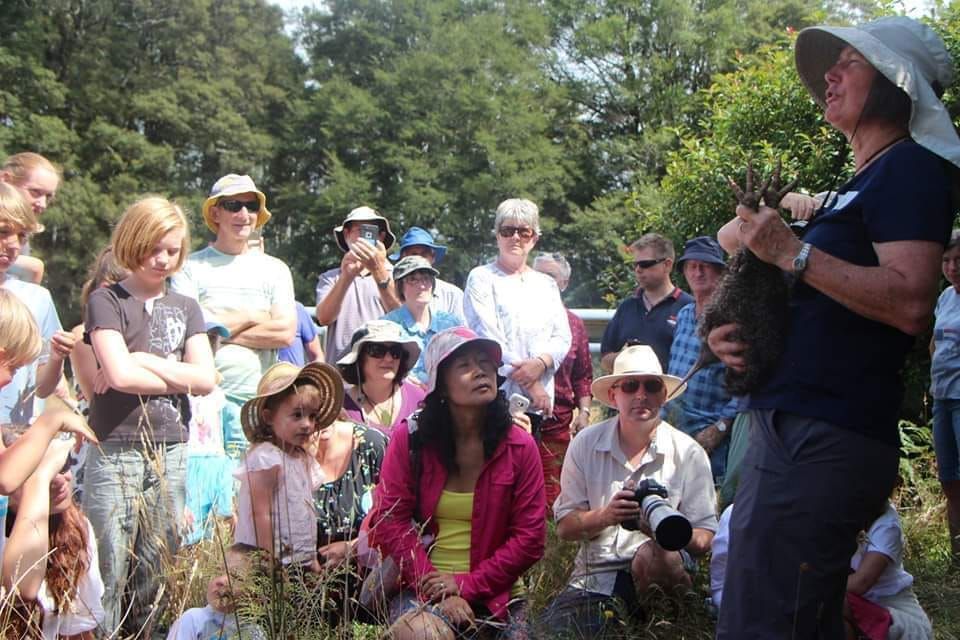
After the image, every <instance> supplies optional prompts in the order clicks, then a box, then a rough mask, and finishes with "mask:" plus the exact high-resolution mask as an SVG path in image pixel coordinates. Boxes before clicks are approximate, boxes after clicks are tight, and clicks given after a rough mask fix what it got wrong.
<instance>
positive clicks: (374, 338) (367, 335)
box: [337, 320, 420, 385]
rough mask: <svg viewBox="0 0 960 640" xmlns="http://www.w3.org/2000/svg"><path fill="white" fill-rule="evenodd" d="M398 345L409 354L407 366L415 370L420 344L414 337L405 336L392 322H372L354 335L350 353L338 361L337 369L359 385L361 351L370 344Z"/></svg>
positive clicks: (346, 378) (344, 376) (352, 382)
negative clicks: (358, 371) (358, 370)
mask: <svg viewBox="0 0 960 640" xmlns="http://www.w3.org/2000/svg"><path fill="white" fill-rule="evenodd" d="M374 342H377V343H396V344H399V345H400V346H401V347H403V350H404V351H406V352H407V366H408V367H410V368H413V365H415V364H416V362H417V360H418V359H419V358H420V343H419V342H417V339H416V338H414V337H413V336H408V335H404V333H403V328H402V327H401V326H400V325H398V324H397V323H396V322H391V321H390V320H370V321H369V322H367V323H365V324H364V325H363V326H362V327H360V328H359V329H357V330H356V331H355V332H354V333H353V337H352V338H351V339H350V351H348V352H347V353H346V354H345V355H344V356H343V357H342V358H340V359H339V360H337V368H338V369H339V370H340V375H341V376H342V377H343V379H344V380H345V381H346V382H347V383H348V384H352V385H356V384H359V382H360V379H359V377H358V376H357V364H358V361H359V360H360V350H361V349H362V348H363V345H365V344H369V343H374Z"/></svg>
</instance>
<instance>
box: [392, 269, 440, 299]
mask: <svg viewBox="0 0 960 640" xmlns="http://www.w3.org/2000/svg"><path fill="white" fill-rule="evenodd" d="M417 271H426V272H427V273H428V274H430V277H431V278H433V286H431V287H430V293H433V292H434V291H436V290H437V276H435V275H433V273H431V272H430V271H427V270H426V269H417V270H416V271H411V272H410V273H408V274H407V275H405V276H403V277H402V278H396V279H395V280H394V281H393V283H394V284H395V285H396V286H397V297H398V298H400V302H406V301H407V300H406V296H405V295H403V281H404V280H406V279H407V277H408V276H412V275H413V274H415V273H416V272H417Z"/></svg>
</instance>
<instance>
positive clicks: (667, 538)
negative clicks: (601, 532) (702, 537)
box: [620, 478, 693, 551]
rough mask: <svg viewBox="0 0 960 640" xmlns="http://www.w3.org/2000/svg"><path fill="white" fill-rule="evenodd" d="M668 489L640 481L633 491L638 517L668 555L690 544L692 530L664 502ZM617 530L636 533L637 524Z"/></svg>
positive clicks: (633, 522) (678, 514) (685, 519)
mask: <svg viewBox="0 0 960 640" xmlns="http://www.w3.org/2000/svg"><path fill="white" fill-rule="evenodd" d="M666 497H667V488H666V487H665V486H663V485H662V484H660V483H659V482H657V481H656V480H651V479H649V478H648V479H645V480H641V481H640V484H638V485H637V488H636V489H634V490H633V497H632V498H630V499H631V500H635V501H636V502H637V504H639V505H640V513H641V517H642V518H643V519H645V520H646V521H647V523H649V525H650V529H651V530H652V531H653V537H654V538H655V539H656V541H657V544H659V545H660V546H661V547H663V548H664V549H666V550H667V551H679V550H680V549H683V548H684V547H685V546H687V545H688V544H689V543H690V538H692V537H693V527H692V526H691V525H690V521H689V520H687V518H686V516H684V515H683V514H682V513H680V512H679V511H677V510H676V509H674V508H673V507H671V506H670V503H669V502H667V501H666ZM620 526H621V527H623V528H624V529H626V530H628V531H637V530H638V529H639V528H640V520H639V519H634V520H627V521H626V522H622V523H620Z"/></svg>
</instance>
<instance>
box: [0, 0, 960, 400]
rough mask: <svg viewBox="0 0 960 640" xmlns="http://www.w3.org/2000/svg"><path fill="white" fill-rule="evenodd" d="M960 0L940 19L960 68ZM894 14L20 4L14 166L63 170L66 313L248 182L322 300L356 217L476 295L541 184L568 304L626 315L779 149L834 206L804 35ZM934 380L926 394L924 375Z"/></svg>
mask: <svg viewBox="0 0 960 640" xmlns="http://www.w3.org/2000/svg"><path fill="white" fill-rule="evenodd" d="M958 6H960V4H958V3H956V2H955V3H952V4H951V5H949V6H938V7H937V8H936V9H935V10H934V11H932V12H931V17H930V18H929V19H930V21H931V24H933V26H934V28H936V29H937V30H938V31H939V32H941V33H942V34H943V35H944V37H945V39H946V40H947V42H948V43H949V46H950V47H951V49H952V50H953V52H954V54H955V57H956V58H957V59H958V60H960V9H958ZM896 8H897V7H896V5H894V4H884V3H883V2H877V1H875V0H862V1H860V2H853V3H851V2H842V1H840V0H539V1H537V0H330V1H329V2H326V3H325V4H324V8H323V9H316V10H305V11H303V12H301V13H298V14H295V15H288V16H284V15H283V13H282V12H281V11H280V10H279V9H278V8H276V7H274V6H271V5H269V4H267V3H266V2H265V1H264V0H49V1H43V2H41V1H38V0H0V15H2V16H3V20H2V21H0V152H2V153H13V152H16V151H21V150H27V149H29V150H35V151H39V152H41V153H43V154H45V155H47V156H48V157H50V158H52V159H54V160H55V161H57V162H59V163H61V164H62V165H63V167H64V168H65V172H66V181H65V183H64V185H63V188H62V189H61V191H60V193H59V195H58V201H57V203H56V205H55V206H53V207H52V208H51V209H50V210H49V211H48V212H47V213H46V214H45V217H44V222H45V224H46V226H47V229H48V231H47V233H45V234H43V235H41V236H38V237H37V238H36V239H35V241H34V247H35V250H36V253H38V254H39V255H41V256H42V257H43V258H44V259H45V260H46V261H47V273H48V276H47V281H46V283H45V284H46V285H47V286H48V287H49V288H50V289H51V290H52V291H53V294H54V297H55V299H56V301H57V304H58V307H59V309H60V313H61V316H62V318H63V320H64V323H65V324H69V323H73V322H75V321H76V320H77V319H78V309H77V293H78V291H79V287H80V285H81V283H82V280H83V273H84V271H85V269H86V266H87V263H88V261H89V260H90V259H91V258H92V256H93V255H94V254H95V252H96V250H97V249H98V248H99V247H100V246H101V245H103V244H104V243H105V242H106V241H107V239H108V236H109V231H110V226H111V223H112V221H114V220H115V219H116V218H117V216H118V215H119V213H120V212H121V211H122V210H123V208H124V207H125V206H126V205H127V204H129V203H130V202H131V201H132V200H133V199H135V198H136V197H138V196H139V195H141V194H143V193H146V192H156V193H160V194H163V195H166V196H170V197H176V198H178V199H179V200H180V201H181V202H182V203H183V204H185V205H186V206H187V207H188V208H189V209H190V211H191V212H192V217H193V221H194V223H195V225H194V231H195V236H196V238H195V242H196V243H197V244H200V243H203V242H205V240H206V239H207V231H206V229H205V228H204V227H203V225H202V223H201V221H200V216H199V205H200V203H201V202H202V199H203V196H204V194H205V192H206V191H207V189H209V187H210V185H211V184H212V183H213V182H214V180H215V179H216V178H217V177H219V176H220V175H222V174H224V173H228V172H237V173H250V174H251V175H253V176H254V178H255V180H256V181H257V183H258V184H259V185H261V187H262V188H263V189H264V190H265V191H266V193H267V194H268V197H269V201H270V208H271V210H272V211H273V213H274V220H273V221H272V222H271V223H270V224H269V225H268V226H267V228H266V230H265V237H266V240H267V248H268V251H269V252H270V253H273V254H275V255H278V256H280V257H282V258H284V259H285V260H286V261H287V262H288V263H289V264H290V265H291V267H292V269H293V272H294V277H295V280H296V285H297V291H298V298H299V299H301V300H303V301H307V302H311V301H312V300H313V285H314V282H315V280H316V276H317V274H318V273H319V272H321V271H322V270H325V269H327V268H330V267H331V266H334V265H335V264H337V263H338V262H339V259H340V254H339V251H338V250H337V249H336V247H335V245H334V244H333V242H332V237H331V233H330V232H331V228H332V227H333V226H334V225H335V224H337V223H338V222H339V221H340V220H341V219H342V218H343V216H344V215H345V214H346V212H347V211H349V210H350V209H351V208H353V207H355V206H358V205H360V204H369V205H372V206H374V207H376V208H377V209H379V210H380V211H382V212H383V213H384V214H385V215H386V216H387V217H388V218H390V219H391V221H392V222H393V225H394V228H395V230H397V231H398V235H399V232H402V230H403V229H405V228H406V227H408V226H409V225H411V224H419V225H422V226H426V227H429V228H432V229H434V230H435V231H437V232H438V233H439V234H440V236H441V240H442V241H443V242H445V243H447V244H449V245H450V246H451V251H450V253H449V254H448V256H449V257H448V259H447V260H446V262H445V263H444V264H443V265H441V267H442V269H443V274H444V276H445V277H447V278H449V279H452V280H454V281H462V280H463V279H464V277H465V276H466V273H467V272H468V271H469V269H470V268H471V267H473V266H474V265H476V264H478V263H480V262H481V261H483V260H484V259H486V258H487V257H489V255H490V253H491V252H492V250H493V246H494V245H493V242H492V238H491V235H490V234H491V232H490V229H491V226H492V218H493V213H492V212H493V210H494V208H495V206H496V204H497V203H498V202H499V201H500V200H502V199H503V198H506V197H511V196H524V197H529V198H531V199H533V200H534V201H536V202H538V203H539V204H540V205H541V208H542V211H543V215H544V227H545V235H544V237H543V239H542V241H541V246H540V248H542V249H546V250H552V251H562V252H564V253H566V254H567V255H568V256H569V258H570V261H571V263H572V265H573V268H574V275H573V283H572V286H571V290H570V291H569V292H568V296H567V297H568V303H569V304H570V305H571V306H591V307H596V306H612V305H613V304H614V303H615V302H616V300H617V299H618V298H620V297H622V296H623V295H624V293H625V292H626V291H629V289H630V288H631V285H632V276H631V275H630V272H629V271H628V269H627V267H626V263H625V258H624V254H623V251H622V248H623V245H624V244H625V243H629V242H630V241H631V240H632V239H634V238H635V237H636V236H637V235H639V234H640V233H642V232H644V231H647V230H658V231H661V232H664V233H666V234H668V235H669V236H671V237H672V238H674V240H675V241H676V243H677V246H678V247H679V246H682V242H683V240H684V239H685V238H688V237H690V236H693V235H696V234H702V233H712V232H714V231H715V230H716V229H717V228H718V226H719V225H720V224H721V222H722V221H723V220H724V219H726V218H727V217H728V216H729V215H730V212H731V209H732V200H731V197H730V195H729V193H728V190H727V187H726V186H725V183H724V176H725V175H733V176H737V175H742V172H743V168H744V166H745V164H746V160H747V158H750V157H752V158H754V159H755V160H756V162H757V163H758V164H761V165H764V166H765V167H766V168H769V167H770V166H772V164H773V163H774V162H775V161H776V159H782V160H783V162H784V164H785V167H786V168H787V172H788V173H789V174H791V175H792V174H796V175H799V176H800V178H801V184H803V185H804V186H805V187H806V188H808V189H809V190H810V191H814V192H815V191H819V190H823V189H827V188H829V187H831V186H835V185H837V184H838V183H839V182H840V181H841V180H842V179H843V177H844V176H845V175H846V172H847V171H849V163H848V161H847V158H846V156H845V155H844V152H843V149H844V147H845V145H844V143H843V141H842V139H841V138H840V137H838V136H837V135H836V134H835V133H833V132H832V131H831V130H830V129H829V128H828V127H827V126H826V125H825V124H824V122H823V121H822V119H821V118H820V116H819V114H818V112H817V110H816V108H815V106H814V104H813V102H812V101H811V100H810V99H809V98H807V96H806V94H805V93H804V92H803V90H802V88H801V86H800V83H799V81H798V79H797V78H796V73H795V71H794V68H793V61H792V52H791V46H792V41H793V37H794V34H795V32H796V31H797V30H799V29H801V28H803V27H804V26H808V25H810V24H815V23H819V22H823V21H832V22H846V21H855V20H859V19H861V18H869V17H874V16H877V15H880V14H884V13H890V12H894V11H895V10H896ZM947 99H948V102H949V104H950V106H951V108H952V109H956V99H955V94H954V93H952V92H951V93H948V96H947ZM921 355H922V352H918V358H919V357H921ZM911 371H912V375H913V377H914V378H916V385H917V388H919V385H921V384H922V378H923V375H924V365H923V364H922V362H920V361H919V360H918V362H917V363H915V364H914V365H913V369H911ZM914 374H915V375H914ZM921 396H922V394H918V395H916V396H915V397H921ZM918 410H919V407H914V408H912V409H911V415H913V416H916V415H917V411H918Z"/></svg>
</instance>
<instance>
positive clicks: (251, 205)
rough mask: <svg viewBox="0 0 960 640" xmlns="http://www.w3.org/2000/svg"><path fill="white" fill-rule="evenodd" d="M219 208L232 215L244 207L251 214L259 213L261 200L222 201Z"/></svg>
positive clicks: (218, 204)
mask: <svg viewBox="0 0 960 640" xmlns="http://www.w3.org/2000/svg"><path fill="white" fill-rule="evenodd" d="M217 206H218V207H220V208H222V209H226V210H227V211H229V212H230V213H237V212H238V211H240V210H241V209H243V208H244V207H246V208H247V211H249V212H250V213H257V212H258V211H260V200H221V201H220V202H218V203H217Z"/></svg>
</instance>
